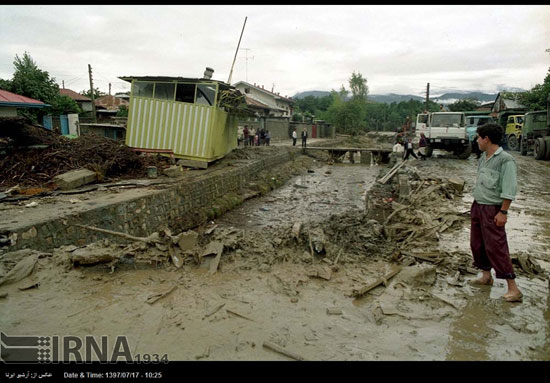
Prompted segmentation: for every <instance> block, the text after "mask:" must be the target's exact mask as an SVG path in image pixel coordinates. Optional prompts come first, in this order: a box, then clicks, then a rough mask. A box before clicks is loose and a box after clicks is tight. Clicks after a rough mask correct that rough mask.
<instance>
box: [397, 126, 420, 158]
mask: <svg viewBox="0 0 550 383" xmlns="http://www.w3.org/2000/svg"><path fill="white" fill-rule="evenodd" d="M426 146H428V141H427V140H426V136H425V135H424V133H420V140H419V141H418V155H419V156H420V159H421V160H425V159H426ZM393 151H394V152H395V153H397V154H399V153H403V154H402V156H403V160H406V159H407V158H409V156H413V157H414V158H416V159H417V160H418V157H417V156H416V154H415V152H414V145H413V143H412V138H408V139H407V141H406V142H403V141H401V140H397V142H396V143H395V145H394V146H393Z"/></svg>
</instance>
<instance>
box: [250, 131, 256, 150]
mask: <svg viewBox="0 0 550 383" xmlns="http://www.w3.org/2000/svg"><path fill="white" fill-rule="evenodd" d="M255 136H256V129H254V127H252V129H250V135H249V136H248V138H249V140H250V141H249V142H248V145H250V146H254V137H255Z"/></svg>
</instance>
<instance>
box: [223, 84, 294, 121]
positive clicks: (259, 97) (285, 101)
mask: <svg viewBox="0 0 550 383" xmlns="http://www.w3.org/2000/svg"><path fill="white" fill-rule="evenodd" d="M233 86H234V87H235V88H237V89H238V90H239V91H240V92H241V93H243V94H245V95H246V97H247V98H249V99H253V100H255V101H258V102H260V103H262V104H264V105H267V106H268V107H269V108H270V109H271V110H270V112H269V117H288V118H290V117H292V114H293V111H294V108H293V106H292V105H293V104H294V100H293V99H292V98H289V97H288V96H284V97H283V96H281V95H280V94H279V93H274V92H270V91H269V90H267V89H265V88H264V86H263V85H262V86H260V85H256V84H255V83H254V85H252V84H249V83H247V82H245V81H239V82H237V83H235V84H233Z"/></svg>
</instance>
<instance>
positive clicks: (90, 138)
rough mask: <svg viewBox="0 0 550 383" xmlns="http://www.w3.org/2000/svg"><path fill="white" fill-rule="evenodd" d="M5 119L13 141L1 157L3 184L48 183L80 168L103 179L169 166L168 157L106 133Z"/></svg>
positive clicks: (6, 133) (4, 128) (0, 183)
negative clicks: (73, 132)
mask: <svg viewBox="0 0 550 383" xmlns="http://www.w3.org/2000/svg"><path fill="white" fill-rule="evenodd" d="M0 120H2V119H0ZM2 121H3V122H2V127H0V132H2V135H3V136H4V137H9V138H10V140H11V141H10V144H9V146H8V147H6V149H5V150H6V155H5V156H2V158H0V187H10V186H14V185H16V184H19V185H21V186H36V185H45V184H48V183H50V182H51V181H52V178H53V177H55V176H57V175H59V174H62V173H65V172H68V171H70V170H73V169H80V168H87V169H89V170H92V171H95V172H96V173H97V174H98V178H99V179H100V180H102V179H103V178H105V177H121V178H132V177H134V178H135V177H145V176H146V167H147V166H149V165H156V166H158V167H160V168H163V167H166V166H168V162H169V160H168V159H166V158H162V157H157V156H155V157H147V156H140V155H138V154H137V153H135V152H133V151H132V150H131V149H130V148H129V147H127V146H126V145H124V144H121V143H119V142H116V141H113V140H111V139H109V138H106V137H98V136H95V135H86V136H80V137H78V138H75V139H69V138H66V137H63V136H61V135H59V134H56V133H54V132H51V131H48V130H45V129H43V128H41V127H37V126H32V125H28V124H25V123H23V122H22V121H21V120H18V119H8V120H7V122H6V120H2ZM36 145H38V146H39V147H36Z"/></svg>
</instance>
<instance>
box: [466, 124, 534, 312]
mask: <svg viewBox="0 0 550 383" xmlns="http://www.w3.org/2000/svg"><path fill="white" fill-rule="evenodd" d="M477 133H478V135H479V137H478V138H477V143H478V145H479V150H481V151H482V152H483V154H482V155H481V158H480V159H479V163H478V167H477V179H476V184H475V186H474V190H473V192H472V194H473V197H474V202H473V203H472V208H471V213H470V214H471V230H470V248H471V249H472V255H473V258H474V266H476V267H478V268H480V269H481V271H482V276H481V278H479V279H476V280H473V281H471V284H473V285H492V284H493V277H492V276H491V268H493V269H495V274H496V277H497V278H499V279H506V283H507V285H508V291H507V292H506V294H504V295H503V296H502V298H503V299H504V300H506V301H507V302H521V301H522V297H523V294H522V293H521V291H520V290H519V289H518V286H517V285H516V280H515V278H516V275H515V274H514V268H513V266H512V261H511V259H510V251H509V249H508V241H507V238H506V231H505V230H504V227H505V225H506V222H507V220H508V218H507V217H508V215H507V214H508V209H509V208H510V204H511V203H512V201H513V200H514V199H515V196H516V192H517V178H516V173H517V167H516V161H515V160H514V157H512V155H510V154H509V153H506V152H505V151H504V150H502V148H501V147H500V145H499V144H500V141H501V139H502V135H503V131H502V128H501V127H500V126H499V125H497V124H485V125H483V126H481V127H479V128H478V130H477Z"/></svg>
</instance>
